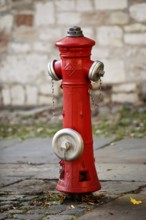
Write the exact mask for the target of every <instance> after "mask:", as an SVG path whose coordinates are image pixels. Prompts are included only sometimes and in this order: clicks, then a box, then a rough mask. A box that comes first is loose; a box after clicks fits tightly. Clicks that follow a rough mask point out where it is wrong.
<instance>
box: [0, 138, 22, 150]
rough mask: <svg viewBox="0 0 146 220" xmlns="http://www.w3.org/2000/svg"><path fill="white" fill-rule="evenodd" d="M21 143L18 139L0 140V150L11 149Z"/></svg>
mask: <svg viewBox="0 0 146 220" xmlns="http://www.w3.org/2000/svg"><path fill="white" fill-rule="evenodd" d="M20 142H22V141H21V140H20V139H19V138H18V139H8V140H7V139H6V140H5V139H1V140H0V149H1V148H5V147H12V146H13V145H15V144H18V143H20Z"/></svg>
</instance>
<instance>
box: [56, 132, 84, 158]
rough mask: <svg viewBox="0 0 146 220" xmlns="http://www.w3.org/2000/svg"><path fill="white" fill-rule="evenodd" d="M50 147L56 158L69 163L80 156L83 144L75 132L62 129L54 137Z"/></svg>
mask: <svg viewBox="0 0 146 220" xmlns="http://www.w3.org/2000/svg"><path fill="white" fill-rule="evenodd" d="M52 146H53V150H54V153H55V154H56V156H57V157H59V158H60V159H62V160H66V161H71V160H75V159H76V158H78V157H79V156H80V155H81V154H82V152H83V149H84V142H83V139H82V137H81V135H80V134H79V133H78V132H77V131H75V130H73V129H71V128H63V129H61V130H59V131H58V132H57V133H56V134H55V135H54V137H53V140H52Z"/></svg>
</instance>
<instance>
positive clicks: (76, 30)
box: [67, 26, 84, 37]
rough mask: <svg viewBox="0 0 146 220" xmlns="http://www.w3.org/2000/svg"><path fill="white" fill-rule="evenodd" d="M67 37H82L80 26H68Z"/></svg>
mask: <svg viewBox="0 0 146 220" xmlns="http://www.w3.org/2000/svg"><path fill="white" fill-rule="evenodd" d="M67 37H84V35H83V32H82V30H81V28H80V27H78V26H73V27H70V28H69V30H68V32H67Z"/></svg>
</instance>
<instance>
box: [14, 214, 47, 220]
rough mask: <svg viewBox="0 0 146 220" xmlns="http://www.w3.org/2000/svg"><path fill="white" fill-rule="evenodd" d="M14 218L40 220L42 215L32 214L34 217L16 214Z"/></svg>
mask: <svg viewBox="0 0 146 220" xmlns="http://www.w3.org/2000/svg"><path fill="white" fill-rule="evenodd" d="M14 217H15V218H16V219H21V220H23V219H26V220H28V219H31V220H33V219H36V220H37V219H41V218H42V217H43V215H38V214H34V215H29V214H16V215H14Z"/></svg>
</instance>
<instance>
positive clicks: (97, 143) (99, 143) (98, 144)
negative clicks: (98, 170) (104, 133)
mask: <svg viewBox="0 0 146 220" xmlns="http://www.w3.org/2000/svg"><path fill="white" fill-rule="evenodd" d="M114 140H115V138H114V137H109V138H95V137H93V141H94V150H97V149H99V148H102V147H104V146H106V145H108V144H110V143H112V142H113V141H114Z"/></svg>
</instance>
